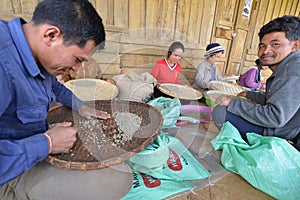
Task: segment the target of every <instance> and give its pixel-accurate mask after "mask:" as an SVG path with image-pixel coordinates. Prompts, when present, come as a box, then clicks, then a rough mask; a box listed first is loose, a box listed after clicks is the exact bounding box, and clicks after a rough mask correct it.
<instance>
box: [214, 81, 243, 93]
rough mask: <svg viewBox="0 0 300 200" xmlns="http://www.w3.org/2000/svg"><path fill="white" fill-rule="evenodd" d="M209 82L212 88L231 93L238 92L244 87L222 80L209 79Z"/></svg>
mask: <svg viewBox="0 0 300 200" xmlns="http://www.w3.org/2000/svg"><path fill="white" fill-rule="evenodd" d="M209 84H210V85H211V84H213V86H214V90H220V91H223V92H227V93H231V94H235V95H236V94H238V93H240V92H242V91H244V89H243V88H242V87H240V86H239V85H236V84H232V83H226V82H223V81H210V82H209Z"/></svg>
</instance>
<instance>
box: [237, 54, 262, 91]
mask: <svg viewBox="0 0 300 200" xmlns="http://www.w3.org/2000/svg"><path fill="white" fill-rule="evenodd" d="M255 64H256V66H252V67H250V68H249V69H248V70H247V71H246V72H245V73H243V74H242V75H241V76H240V83H239V85H240V86H243V87H246V88H249V89H250V90H255V89H265V87H266V86H265V84H264V83H262V82H261V80H262V78H261V70H265V69H267V68H268V67H267V66H262V65H261V64H260V61H259V59H256V60H255Z"/></svg>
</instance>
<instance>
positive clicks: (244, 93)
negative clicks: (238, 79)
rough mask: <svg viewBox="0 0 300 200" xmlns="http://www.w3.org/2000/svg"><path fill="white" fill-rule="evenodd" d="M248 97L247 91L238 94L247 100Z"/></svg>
mask: <svg viewBox="0 0 300 200" xmlns="http://www.w3.org/2000/svg"><path fill="white" fill-rule="evenodd" d="M246 95H247V91H242V92H240V93H238V94H237V96H238V97H245V98H246Z"/></svg>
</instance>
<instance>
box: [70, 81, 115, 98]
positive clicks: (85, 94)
mask: <svg viewBox="0 0 300 200" xmlns="http://www.w3.org/2000/svg"><path fill="white" fill-rule="evenodd" d="M64 85H65V86H66V87H67V88H68V89H70V90H71V91H72V92H73V93H74V94H75V95H76V96H77V97H78V98H79V99H81V100H82V101H93V100H110V99H113V98H115V97H116V96H117V95H118V88H117V86H115V85H114V84H112V83H109V82H107V81H104V80H101V79H75V80H71V81H68V82H66V83H65V84H64Z"/></svg>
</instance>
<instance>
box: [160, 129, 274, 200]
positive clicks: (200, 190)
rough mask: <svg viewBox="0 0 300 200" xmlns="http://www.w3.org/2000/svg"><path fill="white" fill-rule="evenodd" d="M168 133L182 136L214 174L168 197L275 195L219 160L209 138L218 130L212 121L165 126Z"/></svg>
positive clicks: (251, 199) (215, 199)
mask: <svg viewBox="0 0 300 200" xmlns="http://www.w3.org/2000/svg"><path fill="white" fill-rule="evenodd" d="M165 131H166V133H167V134H169V135H172V136H175V137H177V138H179V139H180V140H181V141H182V143H183V144H184V145H185V146H186V147H187V148H188V149H189V150H190V152H191V153H192V154H193V155H194V156H195V158H197V159H198V161H199V162H200V163H201V164H202V165H203V166H204V167H205V168H206V169H207V170H208V171H209V172H210V173H211V174H212V176H211V177H210V178H209V179H205V180H199V181H194V182H193V183H195V184H196V185H197V186H198V187H197V188H196V189H195V190H193V191H187V192H183V193H180V194H175V195H173V196H171V197H168V198H167V199H169V200H183V199H189V200H202V199H203V200H204V199H205V200H222V199H226V200H239V199H247V200H260V199H264V200H266V199H273V198H272V197H270V196H269V195H267V194H265V193H263V192H262V191H260V190H258V189H256V188H254V187H253V186H252V185H250V184H249V183H248V182H246V181H245V180H244V179H243V178H242V177H241V176H239V175H237V174H235V173H232V172H229V171H228V170H226V169H225V168H223V167H222V165H221V163H220V156H221V151H215V150H213V148H212V145H211V143H210V141H211V140H212V139H213V138H215V136H216V135H217V134H218V133H219V130H218V129H217V128H216V127H215V126H214V124H211V125H210V126H209V127H206V128H205V127H204V125H203V124H189V125H185V126H182V127H180V128H179V129H168V130H165Z"/></svg>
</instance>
